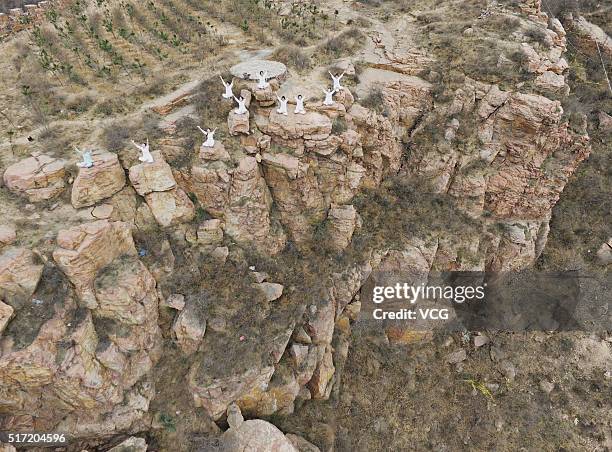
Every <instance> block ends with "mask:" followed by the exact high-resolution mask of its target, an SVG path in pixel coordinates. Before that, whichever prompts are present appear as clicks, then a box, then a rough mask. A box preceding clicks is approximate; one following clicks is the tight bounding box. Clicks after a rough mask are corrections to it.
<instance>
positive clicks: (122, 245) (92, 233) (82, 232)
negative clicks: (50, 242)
mask: <svg viewBox="0 0 612 452" xmlns="http://www.w3.org/2000/svg"><path fill="white" fill-rule="evenodd" d="M57 244H58V248H57V249H56V250H55V251H54V252H53V259H54V260H55V262H57V264H58V265H59V267H60V268H61V269H62V271H63V272H64V273H65V274H66V276H68V278H69V279H70V282H72V284H74V286H75V289H76V291H77V294H78V295H79V298H80V299H81V301H82V303H83V304H84V306H87V307H89V308H94V307H96V306H97V301H96V297H95V295H94V292H93V285H92V284H93V281H94V279H95V276H96V273H97V272H98V271H99V270H100V269H102V268H104V267H105V266H107V265H108V264H110V263H111V262H112V261H113V260H115V259H116V258H117V257H119V256H122V255H124V254H128V255H136V248H135V246H134V240H133V239H132V233H131V230H130V227H129V225H128V224H127V223H123V222H120V221H116V222H109V221H107V220H100V221H95V222H93V223H85V224H82V225H79V226H74V227H72V228H70V229H65V230H61V231H60V232H59V233H58V235H57Z"/></svg>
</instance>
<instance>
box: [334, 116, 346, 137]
mask: <svg viewBox="0 0 612 452" xmlns="http://www.w3.org/2000/svg"><path fill="white" fill-rule="evenodd" d="M345 131H346V120H345V119H344V118H342V117H340V116H338V117H337V118H336V119H334V122H333V123H332V133H333V134H335V135H341V134H342V133H344V132H345Z"/></svg>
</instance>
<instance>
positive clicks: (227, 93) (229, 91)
mask: <svg viewBox="0 0 612 452" xmlns="http://www.w3.org/2000/svg"><path fill="white" fill-rule="evenodd" d="M219 78H220V79H221V83H223V86H224V87H225V93H223V98H224V99H231V98H232V97H234V92H233V91H232V88H233V87H234V81H233V80H232V81H231V82H230V83H225V80H223V77H221V76H219Z"/></svg>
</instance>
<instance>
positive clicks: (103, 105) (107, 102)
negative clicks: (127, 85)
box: [94, 98, 125, 116]
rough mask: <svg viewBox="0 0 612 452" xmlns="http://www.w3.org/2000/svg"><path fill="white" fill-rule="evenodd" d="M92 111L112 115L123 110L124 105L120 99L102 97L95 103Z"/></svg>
mask: <svg viewBox="0 0 612 452" xmlns="http://www.w3.org/2000/svg"><path fill="white" fill-rule="evenodd" d="M94 112H95V113H96V114H98V115H102V116H112V115H114V114H116V113H123V112H125V106H124V104H123V102H122V100H120V99H115V98H112V99H102V100H101V101H100V102H98V104H97V105H96V108H95V109H94Z"/></svg>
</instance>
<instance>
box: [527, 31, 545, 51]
mask: <svg viewBox="0 0 612 452" xmlns="http://www.w3.org/2000/svg"><path fill="white" fill-rule="evenodd" d="M525 36H526V37H527V38H529V39H531V40H532V41H535V42H537V43H538V44H540V45H541V46H542V47H544V48H546V49H548V48H550V41H549V40H548V35H547V34H546V32H545V31H544V29H542V28H540V27H531V28H529V29H528V30H527V31H526V32H525Z"/></svg>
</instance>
